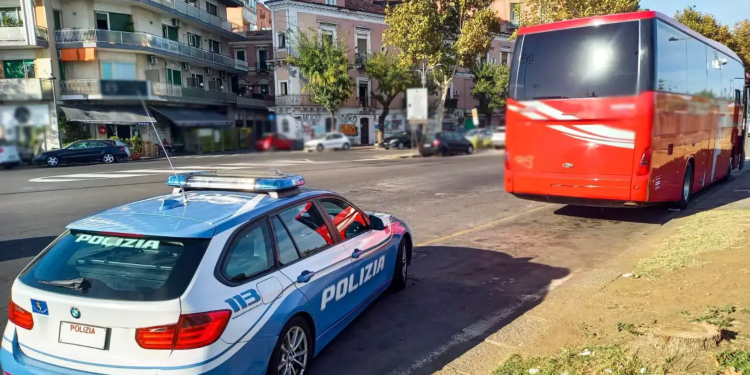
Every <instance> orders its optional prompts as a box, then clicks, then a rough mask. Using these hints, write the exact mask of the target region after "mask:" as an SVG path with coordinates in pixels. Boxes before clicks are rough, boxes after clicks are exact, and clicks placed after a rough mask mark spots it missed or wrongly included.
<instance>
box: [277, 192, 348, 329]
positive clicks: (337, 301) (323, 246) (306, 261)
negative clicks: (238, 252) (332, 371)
mask: <svg viewBox="0 0 750 375" xmlns="http://www.w3.org/2000/svg"><path fill="white" fill-rule="evenodd" d="M323 215H324V214H323V213H322V212H321V210H320V208H319V207H318V205H317V204H316V203H315V202H314V201H309V202H305V203H301V204H298V205H295V206H294V207H291V208H288V209H286V210H284V211H282V212H280V213H279V214H278V215H276V216H274V217H272V218H271V221H272V226H273V228H274V233H275V236H276V243H277V246H278V248H279V258H280V261H281V263H282V268H281V272H282V273H284V274H285V275H286V276H287V277H289V278H290V279H291V280H292V281H293V282H295V285H296V287H297V288H298V289H299V290H300V291H302V293H303V294H304V295H305V296H306V297H307V299H308V300H309V301H310V303H311V305H312V308H313V312H314V314H315V320H316V325H317V330H316V332H317V333H318V335H319V336H322V335H323V334H325V333H326V332H328V331H329V330H331V329H332V328H334V327H335V326H336V324H337V323H339V322H340V321H341V320H342V319H343V318H344V317H346V315H347V314H348V313H349V312H350V311H351V310H353V309H354V307H355V306H357V304H358V303H359V301H358V300H356V296H353V295H352V294H351V291H353V290H354V289H356V286H357V285H356V282H355V283H354V284H352V283H351V282H353V281H354V280H353V276H352V268H351V254H350V252H349V250H348V248H347V246H345V245H344V244H342V243H341V242H339V241H338V237H337V236H336V235H335V233H332V232H331V230H330V228H329V227H328V223H327V221H326V219H325V217H324V216H323ZM287 238H288V239H287ZM292 245H293V246H294V248H292V247H291V246H292ZM292 249H293V250H295V251H294V252H293V251H292ZM295 252H296V254H295ZM350 281H351V282H350Z"/></svg>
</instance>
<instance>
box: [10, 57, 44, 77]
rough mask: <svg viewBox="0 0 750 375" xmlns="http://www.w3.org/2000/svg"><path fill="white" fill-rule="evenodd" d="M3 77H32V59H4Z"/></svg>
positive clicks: (33, 73) (34, 74) (33, 70)
mask: <svg viewBox="0 0 750 375" xmlns="http://www.w3.org/2000/svg"><path fill="white" fill-rule="evenodd" d="M3 72H4V73H5V78H6V79H8V78H34V77H35V76H36V73H35V69H34V60H5V61H3Z"/></svg>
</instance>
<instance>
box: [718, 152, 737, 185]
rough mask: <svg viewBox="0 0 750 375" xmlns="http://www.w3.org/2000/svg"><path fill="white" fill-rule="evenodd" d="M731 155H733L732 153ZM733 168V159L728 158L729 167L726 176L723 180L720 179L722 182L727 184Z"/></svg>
mask: <svg viewBox="0 0 750 375" xmlns="http://www.w3.org/2000/svg"><path fill="white" fill-rule="evenodd" d="M732 155H734V153H732ZM733 167H734V157H733V156H730V157H729V167H727V175H726V176H724V178H722V179H721V181H722V182H727V181H729V179H730V178H732V169H734V168H733Z"/></svg>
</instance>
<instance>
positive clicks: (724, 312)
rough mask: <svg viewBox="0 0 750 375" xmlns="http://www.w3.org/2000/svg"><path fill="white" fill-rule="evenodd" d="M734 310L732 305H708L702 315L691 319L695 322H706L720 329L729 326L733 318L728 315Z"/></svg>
mask: <svg viewBox="0 0 750 375" xmlns="http://www.w3.org/2000/svg"><path fill="white" fill-rule="evenodd" d="M734 310H735V309H734V306H731V305H726V306H725V307H723V308H721V309H720V308H718V307H716V306H709V307H708V309H706V312H705V313H704V314H703V315H701V316H699V317H697V318H695V319H693V321H694V322H696V323H700V322H706V323H708V324H711V325H714V326H717V327H719V328H722V329H727V328H731V327H732V325H733V322H734V318H732V317H730V316H729V314H731V313H733V312H734Z"/></svg>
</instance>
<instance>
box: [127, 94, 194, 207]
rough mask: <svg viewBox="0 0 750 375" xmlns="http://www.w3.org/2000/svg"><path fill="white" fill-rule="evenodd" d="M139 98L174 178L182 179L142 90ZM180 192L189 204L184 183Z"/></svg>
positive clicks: (185, 202) (184, 200)
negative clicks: (142, 94)
mask: <svg viewBox="0 0 750 375" xmlns="http://www.w3.org/2000/svg"><path fill="white" fill-rule="evenodd" d="M138 99H140V100H141V105H142V106H143V110H144V111H146V117H148V122H149V123H150V124H151V128H152V129H154V134H156V139H158V140H159V145H160V146H161V149H162V151H164V156H165V157H166V158H167V162H168V163H169V168H171V169H172V173H173V174H174V178H175V179H176V180H177V181H180V178H179V177H177V171H176V170H175V169H174V165H172V160H171V159H170V158H169V153H168V152H167V149H166V148H165V147H164V142H162V140H161V137H160V136H159V131H157V130H156V125H155V124H154V120H153V117H151V114H150V113H149V111H148V107H147V106H146V101H145V100H144V99H143V98H142V97H141V92H140V91H139V92H138ZM180 192H181V193H182V199H183V202H184V204H185V205H186V206H187V204H188V197H187V194H186V193H185V185H184V184H180Z"/></svg>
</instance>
